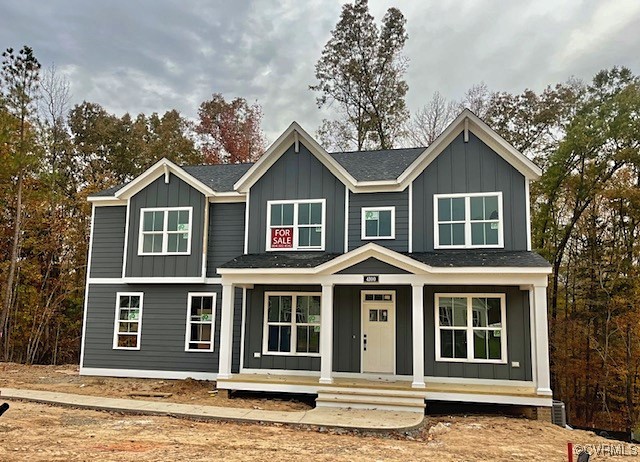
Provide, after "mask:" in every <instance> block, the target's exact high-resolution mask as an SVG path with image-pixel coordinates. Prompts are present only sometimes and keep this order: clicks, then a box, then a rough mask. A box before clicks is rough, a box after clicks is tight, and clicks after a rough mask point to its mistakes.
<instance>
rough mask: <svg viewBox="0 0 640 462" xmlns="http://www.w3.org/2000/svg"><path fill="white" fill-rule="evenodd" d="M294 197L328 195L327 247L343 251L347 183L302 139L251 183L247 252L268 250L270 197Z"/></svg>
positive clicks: (275, 198) (278, 198) (320, 196)
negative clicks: (268, 205) (298, 147)
mask: <svg viewBox="0 0 640 462" xmlns="http://www.w3.org/2000/svg"><path fill="white" fill-rule="evenodd" d="M293 199H326V222H325V234H326V235H325V251H327V252H335V253H342V252H344V226H345V223H344V219H345V217H344V215H345V210H344V205H345V204H344V200H345V186H344V184H342V183H341V182H340V180H338V179H337V178H336V177H335V176H334V175H333V174H332V173H331V172H330V171H329V169H327V167H325V166H324V165H323V164H322V163H321V162H320V161H319V160H318V159H317V158H316V157H315V156H314V155H313V154H311V152H309V150H308V149H307V148H306V147H305V145H304V144H303V143H302V142H300V152H299V153H296V152H295V151H294V148H293V145H292V146H291V147H290V148H289V149H288V150H287V151H286V152H285V153H284V154H283V155H282V157H280V158H279V159H278V160H277V161H276V162H275V163H274V164H273V165H272V166H271V167H270V168H269V170H268V171H267V172H266V173H265V174H264V175H263V176H262V177H261V178H260V179H259V180H258V181H257V182H256V184H254V185H253V186H252V187H251V190H250V193H249V200H250V205H249V224H248V226H249V230H248V234H249V242H248V244H249V251H248V253H264V252H265V251H266V236H267V234H266V233H267V201H270V200H293Z"/></svg>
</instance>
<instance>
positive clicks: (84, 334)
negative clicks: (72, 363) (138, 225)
mask: <svg viewBox="0 0 640 462" xmlns="http://www.w3.org/2000/svg"><path fill="white" fill-rule="evenodd" d="M95 218H96V206H95V204H91V228H90V231H89V249H88V252H87V269H86V274H85V285H84V311H83V313H82V340H81V342H80V367H82V365H83V364H84V348H85V341H86V338H87V309H88V307H89V284H90V281H91V277H90V274H91V253H92V252H93V223H94V222H95Z"/></svg>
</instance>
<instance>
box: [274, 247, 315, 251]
mask: <svg viewBox="0 0 640 462" xmlns="http://www.w3.org/2000/svg"><path fill="white" fill-rule="evenodd" d="M267 252H324V248H322V249H319V248H317V247H312V248H305V247H303V248H297V249H267Z"/></svg>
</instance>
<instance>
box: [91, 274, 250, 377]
mask: <svg viewBox="0 0 640 462" xmlns="http://www.w3.org/2000/svg"><path fill="white" fill-rule="evenodd" d="M118 292H142V293H143V294H144V298H143V306H142V330H141V337H140V350H115V349H113V335H114V321H115V313H116V311H115V310H116V294H117V293H118ZM189 292H208V293H211V292H215V293H216V294H217V295H216V317H215V326H214V351H213V352H200V351H196V352H187V351H185V336H186V326H187V325H186V323H187V299H188V298H187V297H188V293H189ZM87 296H88V301H87V325H86V333H85V337H84V342H85V354H84V364H83V365H82V366H83V367H88V368H107V369H123V370H126V369H131V370H154V371H186V372H209V373H218V356H219V352H220V310H221V303H222V296H221V286H219V285H204V284H198V285H169V284H162V285H160V284H156V285H137V284H136V285H131V284H90V285H89V291H88V295H87ZM234 308H235V311H234V329H233V330H234V344H233V349H232V355H233V361H232V372H238V371H239V363H240V340H239V339H240V329H241V322H242V321H241V320H242V290H241V289H237V290H236V292H235V304H234ZM236 339H237V340H236Z"/></svg>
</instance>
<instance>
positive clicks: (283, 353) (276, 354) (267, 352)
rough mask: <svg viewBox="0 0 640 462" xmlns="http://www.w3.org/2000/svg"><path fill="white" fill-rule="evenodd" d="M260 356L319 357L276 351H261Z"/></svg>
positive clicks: (316, 356)
mask: <svg viewBox="0 0 640 462" xmlns="http://www.w3.org/2000/svg"><path fill="white" fill-rule="evenodd" d="M262 356H301V357H309V358H319V357H320V356H321V355H320V353H288V352H278V351H263V352H262Z"/></svg>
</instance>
